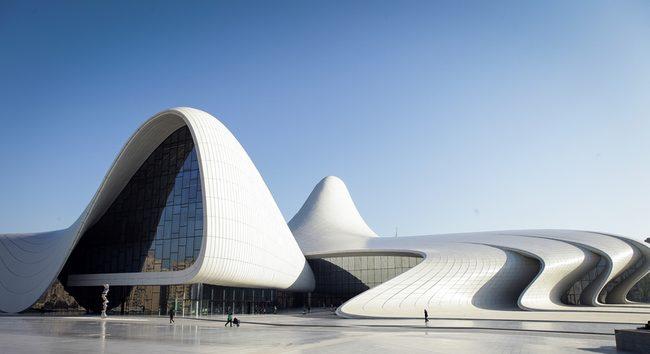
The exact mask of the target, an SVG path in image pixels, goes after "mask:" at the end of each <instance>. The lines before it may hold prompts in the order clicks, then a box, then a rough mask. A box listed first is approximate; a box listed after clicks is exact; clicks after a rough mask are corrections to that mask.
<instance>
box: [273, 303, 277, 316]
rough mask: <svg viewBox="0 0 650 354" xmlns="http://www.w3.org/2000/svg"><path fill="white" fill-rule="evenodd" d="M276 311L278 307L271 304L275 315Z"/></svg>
mask: <svg viewBox="0 0 650 354" xmlns="http://www.w3.org/2000/svg"><path fill="white" fill-rule="evenodd" d="M276 313H278V307H277V306H276V305H273V314H274V315H275V314H276Z"/></svg>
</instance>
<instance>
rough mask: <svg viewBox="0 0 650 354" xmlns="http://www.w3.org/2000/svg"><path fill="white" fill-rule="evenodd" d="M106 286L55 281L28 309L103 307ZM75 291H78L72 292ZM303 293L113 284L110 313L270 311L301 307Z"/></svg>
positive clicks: (74, 310) (72, 310) (77, 310)
mask: <svg viewBox="0 0 650 354" xmlns="http://www.w3.org/2000/svg"><path fill="white" fill-rule="evenodd" d="M102 290H103V287H67V288H64V287H63V286H62V285H61V283H60V282H59V281H55V282H54V283H53V284H52V285H51V286H50V288H49V289H48V290H47V291H46V292H45V293H44V294H43V296H41V298H40V299H39V300H38V301H37V302H36V303H35V304H34V305H32V307H31V308H30V309H29V310H27V311H26V312H40V313H84V312H88V313H90V312H95V313H99V312H100V311H101V298H100V294H101V293H102ZM71 294H74V296H72V295H71ZM306 298H307V295H306V294H303V293H291V292H285V291H280V290H275V289H252V288H233V287H224V286H216V285H208V284H200V283H199V284H179V285H138V286H111V287H110V288H109V292H108V301H109V303H108V308H109V314H122V315H161V316H166V315H168V314H169V310H171V309H174V311H175V312H176V314H177V315H178V316H210V315H224V314H227V313H228V312H232V313H233V314H266V313H269V314H270V313H273V312H274V311H275V309H278V311H282V310H283V309H287V308H292V307H301V306H303V304H304V303H305V300H306Z"/></svg>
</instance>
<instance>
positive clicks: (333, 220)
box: [289, 176, 377, 251]
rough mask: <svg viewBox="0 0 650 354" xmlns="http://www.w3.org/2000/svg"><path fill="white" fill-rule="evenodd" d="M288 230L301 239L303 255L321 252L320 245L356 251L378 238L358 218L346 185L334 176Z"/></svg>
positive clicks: (323, 182)
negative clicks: (306, 250) (304, 253)
mask: <svg viewBox="0 0 650 354" xmlns="http://www.w3.org/2000/svg"><path fill="white" fill-rule="evenodd" d="M289 228H290V229H291V232H292V233H293V235H294V236H295V237H296V238H300V240H301V243H300V244H301V247H303V251H304V250H305V249H314V248H316V249H318V248H319V245H321V244H323V245H332V244H338V245H339V246H341V247H342V248H343V249H349V248H355V247H357V246H358V245H363V244H364V243H365V242H366V239H367V238H368V237H376V236H377V234H375V232H374V231H372V230H371V229H370V227H369V226H368V224H366V222H365V221H364V220H363V218H362V217H361V214H359V211H358V210H357V207H356V205H354V201H352V197H351V196H350V193H349V192H348V188H347V187H346V186H345V183H343V181H341V179H340V178H338V177H335V176H327V177H325V178H323V179H322V180H321V181H320V182H318V184H317V185H316V187H314V190H313V191H312V192H311V193H310V194H309V197H308V198H307V201H305V203H304V204H303V205H302V207H301V208H300V210H298V213H296V215H295V216H294V217H293V218H292V219H291V220H290V221H289Z"/></svg>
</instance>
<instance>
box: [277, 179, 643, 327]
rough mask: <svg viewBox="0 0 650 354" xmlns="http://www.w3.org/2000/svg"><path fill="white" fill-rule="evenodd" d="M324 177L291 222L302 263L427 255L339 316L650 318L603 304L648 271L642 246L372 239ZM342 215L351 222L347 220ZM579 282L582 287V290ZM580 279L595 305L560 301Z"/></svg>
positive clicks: (534, 238)
mask: <svg viewBox="0 0 650 354" xmlns="http://www.w3.org/2000/svg"><path fill="white" fill-rule="evenodd" d="M330 179H331V177H327V178H326V179H324V180H323V181H321V182H320V183H319V185H317V186H316V188H314V191H313V192H312V194H311V195H310V196H309V198H308V199H307V201H306V202H305V204H304V205H303V207H302V208H301V209H300V211H299V212H298V214H296V216H295V217H294V218H293V219H292V220H291V222H290V223H289V225H290V227H291V229H292V231H293V232H294V235H295V237H296V240H297V241H298V243H299V245H300V247H301V248H302V250H303V252H304V253H305V254H306V255H307V256H308V257H310V258H319V257H326V256H330V255H332V254H337V255H344V254H345V253H354V254H355V255H359V254H364V253H367V254H371V253H373V252H407V253H414V254H420V255H422V256H423V257H424V260H423V261H422V262H421V263H420V264H419V265H417V266H415V267H414V268H412V269H410V270H408V271H406V272H404V273H402V274H401V275H399V276H397V277H395V278H393V279H391V280H389V281H387V282H385V283H383V284H381V285H379V286H377V287H375V288H372V289H370V290H367V291H366V292H364V293H362V294H360V295H358V296H356V297H354V298H353V299H351V300H349V301H348V302H346V303H345V304H343V305H342V306H341V307H340V308H339V309H338V313H339V314H340V315H344V316H379V317H413V316H421V313H422V310H423V309H424V308H427V309H429V310H430V311H431V312H432V313H436V314H441V313H445V314H448V315H450V316H452V315H453V314H454V313H455V314H458V313H461V312H462V313H463V314H466V315H467V314H474V315H480V314H481V313H482V314H485V313H486V311H493V310H494V308H499V307H504V306H505V305H504V304H506V303H510V305H511V306H514V307H517V308H519V309H523V310H545V311H561V312H574V313H578V312H593V311H599V312H602V313H610V312H611V313H615V312H619V311H628V312H632V313H650V309H648V308H643V307H635V308H632V307H626V308H625V310H622V309H621V308H620V307H618V306H610V304H624V303H626V300H625V296H624V295H625V294H626V293H627V291H629V289H630V288H631V287H632V285H633V284H634V282H635V281H638V279H640V278H641V277H642V276H644V275H645V274H647V273H648V269H647V267H648V266H647V264H648V262H647V261H645V260H646V258H647V255H646V256H645V258H644V257H641V256H640V254H641V253H642V252H641V251H639V249H644V251H648V248H647V247H646V246H644V245H641V244H636V245H632V244H631V243H630V242H629V240H627V239H625V238H622V237H616V236H611V235H607V234H602V233H595V232H586V231H575V230H515V231H494V232H477V233H461V234H447V235H427V236H411V237H399V238H394V237H376V235H375V234H374V232H373V233H370V232H362V231H357V232H354V231H351V230H365V229H366V227H367V226H366V224H365V222H364V221H363V219H362V217H361V216H360V215H359V213H358V211H357V209H356V207H355V206H354V202H353V201H352V199H351V197H350V195H349V193H348V191H347V189H346V188H345V185H344V184H343V182H342V181H340V179H338V178H336V179H335V180H333V181H332V183H331V185H332V188H327V187H328V185H329V184H330V183H329V182H328V181H329V180H330ZM350 210H351V211H350ZM343 211H345V214H348V213H349V215H352V217H349V216H348V217H346V216H345V215H343V214H344V213H343ZM355 225H360V226H355ZM367 229H368V230H369V228H367ZM601 259H604V260H605V262H604V266H601V267H603V268H602V270H601V271H596V268H597V267H599V265H601V264H603V263H602V262H601ZM639 262H640V263H639ZM639 264H641V265H639ZM598 269H601V268H598ZM531 272H532V273H531ZM521 282H525V284H523V285H522V283H521ZM585 282H588V283H589V285H588V286H586V287H582V286H584V283H585ZM577 283H579V284H580V286H578V289H582V291H583V293H580V294H578V295H580V299H581V300H582V301H583V304H587V305H593V306H598V307H597V308H594V307H588V306H571V305H568V304H565V303H563V302H562V301H563V300H562V299H563V297H564V295H565V294H566V293H567V291H568V290H569V289H570V288H571V287H572V286H574V284H577ZM610 283H611V284H612V285H610V286H609V287H608V284H610ZM606 288H607V289H609V291H610V292H611V294H608V295H607V304H604V303H600V302H599V301H598V296H599V294H600V293H601V292H602V291H603V289H606ZM610 288H611V289H610ZM486 289H490V290H489V291H486ZM620 294H623V296H621V295H620ZM486 304H488V305H489V304H492V305H490V306H486Z"/></svg>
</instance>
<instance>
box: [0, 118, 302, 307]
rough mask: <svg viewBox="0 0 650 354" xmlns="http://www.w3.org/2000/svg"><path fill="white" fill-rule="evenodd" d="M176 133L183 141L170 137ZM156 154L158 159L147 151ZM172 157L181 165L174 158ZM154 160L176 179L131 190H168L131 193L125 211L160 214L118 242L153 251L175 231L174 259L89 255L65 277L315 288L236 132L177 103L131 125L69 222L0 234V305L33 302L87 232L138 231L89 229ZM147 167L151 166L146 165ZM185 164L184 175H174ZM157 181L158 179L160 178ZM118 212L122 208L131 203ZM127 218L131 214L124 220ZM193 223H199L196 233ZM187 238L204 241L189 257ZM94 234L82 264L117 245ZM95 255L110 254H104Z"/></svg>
mask: <svg viewBox="0 0 650 354" xmlns="http://www.w3.org/2000/svg"><path fill="white" fill-rule="evenodd" d="M180 135H182V136H183V138H184V140H183V142H184V144H181V143H179V141H180V140H181V137H180ZM170 138H171V139H176V141H168V140H169V139H170ZM165 143H167V145H166V146H165ZM181 145H182V147H181ZM159 149H162V150H164V151H161V150H159ZM181 149H183V151H181ZM156 152H157V154H156ZM154 154H156V156H155V157H157V158H158V159H157V160H158V161H151V160H150V159H151V158H152V157H153V156H154ZM180 154H182V155H183V156H179V155H180ZM192 163H193V164H194V166H192V165H191V164H192ZM172 164H177V165H178V166H172V167H170V166H171V165H172ZM152 165H158V166H156V167H158V168H165V167H167V168H168V169H171V170H174V171H172V173H173V174H174V176H171V177H173V178H166V181H165V182H161V180H162V179H163V178H164V177H168V176H169V175H170V174H162V175H161V176H154V178H148V179H146V178H147V176H142V177H143V178H145V179H146V180H145V183H148V184H150V186H149V187H147V186H144V187H143V188H132V189H133V190H134V191H133V193H131V195H126V196H124V198H127V199H128V198H129V197H130V196H132V195H133V194H136V193H139V192H148V193H150V194H154V193H155V192H160V191H161V189H166V190H164V191H162V192H166V193H158V194H159V195H157V196H156V195H154V196H149V197H150V198H153V197H158V199H159V200H156V201H153V202H150V203H147V201H145V200H144V198H145V196H141V198H140V199H139V200H127V202H133V204H136V205H134V206H133V208H130V209H129V210H126V212H133V213H138V212H140V213H143V212H145V213H146V212H150V213H151V214H155V215H154V216H155V217H157V220H153V219H154V218H153V217H152V218H150V219H151V220H148V219H147V218H146V217H145V218H142V219H140V220H137V222H139V223H140V224H142V225H135V227H134V228H132V230H128V231H133V233H134V235H132V236H133V237H138V238H140V240H138V241H141V242H139V244H138V245H135V244H134V243H132V242H128V241H129V240H120V241H124V242H120V244H119V245H117V246H120V247H119V249H120V250H121V251H124V252H127V251H128V250H127V249H126V248H125V247H124V246H125V245H131V244H133V245H134V246H135V247H137V248H138V251H139V252H144V253H146V252H148V250H154V251H155V247H151V246H149V247H147V248H146V249H143V247H141V246H142V244H143V243H146V242H149V243H156V242H158V241H159V240H160V241H162V245H163V246H162V248H165V243H166V242H165V240H166V239H169V240H171V241H170V242H169V243H170V246H169V248H170V250H165V249H163V250H162V253H167V252H169V253H170V254H171V252H170V251H172V248H174V244H176V245H175V248H176V251H177V252H176V255H177V257H176V264H175V265H174V264H168V265H167V266H165V265H164V264H161V265H160V266H159V267H157V266H156V265H154V266H153V267H150V268H152V269H150V270H148V271H141V270H142V267H143V266H145V264H132V265H130V266H127V267H126V268H130V269H123V268H124V267H111V266H109V267H102V265H101V264H100V265H99V266H96V264H91V265H90V266H87V265H86V264H84V267H82V268H81V269H80V268H78V267H71V268H72V269H70V270H69V272H68V274H66V275H67V284H65V285H66V286H99V285H102V284H110V285H165V284H185V283H208V284H218V285H225V286H247V287H267V288H278V289H290V290H295V291H310V290H311V289H312V288H313V286H314V278H313V275H312V273H311V270H310V269H309V266H308V264H307V262H306V260H305V257H304V256H303V255H302V253H301V252H300V249H299V247H298V245H297V244H296V241H295V239H294V238H293V236H292V235H291V232H290V231H289V228H288V227H287V224H286V222H285V221H284V218H283V217H282V214H281V213H280V210H279V209H278V207H277V205H276V204H275V201H274V200H273V197H272V195H271V193H270V191H269V190H268V188H267V186H266V184H265V183H264V180H263V179H262V177H261V176H260V174H259V172H258V171H257V169H256V168H255V166H254V165H253V162H252V161H251V160H250V158H249V157H248V155H247V154H246V151H244V149H243V148H242V146H241V145H240V144H239V142H238V141H237V139H235V137H234V136H233V135H232V134H231V133H230V131H229V130H228V129H227V128H226V127H225V126H224V125H223V124H221V122H219V121H218V120H217V119H215V118H214V117H212V116H211V115H210V114H208V113H206V112H203V111H199V110H196V109H192V108H175V109H170V110H167V111H164V112H161V113H159V114H157V115H155V116H154V117H152V118H151V119H149V120H148V121H146V122H145V123H144V124H143V125H142V126H141V127H140V128H139V129H138V130H137V131H136V132H135V133H134V134H133V136H132V137H131V138H130V139H129V141H128V142H127V143H126V145H125V146H124V148H123V149H122V151H121V152H120V153H119V155H118V156H117V158H116V159H115V161H114V162H113V165H112V166H111V168H110V170H109V171H108V173H107V174H106V177H105V178H104V181H103V182H102V184H101V186H100V188H99V190H98V191H97V193H96V194H95V196H94V197H93V199H92V201H91V202H90V205H88V207H87V208H86V210H85V211H84V212H83V213H82V215H81V216H80V217H79V219H78V220H77V221H76V222H75V223H74V224H73V225H72V226H71V227H70V228H68V229H65V230H59V231H54V232H47V233H40V234H21V235H1V236H0V261H2V267H0V310H2V311H5V312H17V311H22V310H24V309H26V308H28V307H29V306H31V305H32V304H33V303H34V302H35V301H36V300H37V299H38V298H39V297H40V296H41V295H42V294H43V292H44V291H45V290H46V289H47V288H48V287H49V286H50V284H51V283H52V281H53V280H54V279H56V278H57V276H59V274H60V272H61V271H62V269H63V268H64V265H65V264H66V261H69V259H68V258H69V256H70V255H71V254H73V250H74V249H75V247H76V246H78V244H79V242H80V240H83V239H88V238H93V237H95V238H97V237H104V236H106V237H114V236H117V237H121V238H125V237H131V235H127V234H123V235H117V234H115V232H114V231H115V230H109V232H108V233H109V234H111V235H105V234H106V232H92V231H93V229H92V228H93V226H96V225H97V224H98V223H101V221H102V218H103V217H106V215H107V214H106V213H107V211H111V208H112V207H115V206H116V205H118V204H119V203H120V202H123V201H124V200H121V199H120V197H121V196H120V193H123V191H125V190H126V189H128V187H129V183H132V182H133V181H134V180H135V179H134V177H138V178H139V177H140V176H139V175H138V173H139V172H140V173H141V174H143V175H146V174H147V173H148V174H155V173H156V171H151V170H152V168H151V166H152ZM187 165H190V166H187ZM186 167H187V168H186ZM143 168H148V169H149V170H148V171H143ZM179 170H180V171H179ZM182 172H187V173H182ZM181 173H182V176H181V180H180V181H177V180H176V179H178V176H179V175H180V174H181ZM150 177H151V176H150ZM155 177H160V178H155ZM155 183H158V184H159V185H158V186H157V187H156V186H155V185H154V184H155ZM162 184H165V185H164V186H161V185H162ZM136 187H139V186H136ZM125 188H126V189H125ZM135 189H138V190H135ZM168 190H171V192H176V191H178V193H179V195H178V198H176V199H177V200H178V201H179V202H178V203H175V202H173V203H171V204H170V203H166V202H167V201H168V200H167V199H172V200H173V199H174V195H170V194H169V192H170V191H168ZM127 192H128V191H127ZM136 198H138V196H137V195H136ZM190 198H193V199H196V203H190V202H189V199H190ZM131 199H133V198H131ZM163 199H164V200H163ZM183 199H188V200H187V201H185V200H183ZM116 200H117V202H116ZM147 204H149V205H147ZM199 206H200V207H199ZM145 207H148V208H145ZM140 208H145V210H144V211H142V210H139V209H140ZM175 209H178V212H176V210H175ZM167 212H170V216H171V217H170V218H169V221H170V222H166V220H165V216H166V213H167ZM115 213H116V214H123V213H124V211H116V212H115ZM163 213H164V214H163ZM197 213H199V214H198V215H197ZM149 216H151V215H149ZM122 219H127V217H124V218H122ZM110 221H111V222H114V221H115V220H110ZM130 221H131V220H126V222H127V223H128V222H130ZM117 222H121V220H118V221H117ZM190 222H191V223H192V225H193V227H192V232H191V233H192V235H191V236H192V237H188V235H190V231H189V230H188V227H187V224H189V223H190ZM152 223H153V225H151V224H152ZM183 223H185V225H184V226H185V228H184V229H183ZM199 223H201V225H200V227H199ZM145 224H149V225H145ZM113 226H114V225H108V227H113ZM123 226H125V225H119V227H123ZM127 226H129V225H127ZM161 226H162V230H160V229H161ZM142 227H149V228H150V230H146V231H150V232H153V235H151V234H143V231H142V230H139V229H138V228H142ZM167 228H168V229H169V230H167ZM175 229H178V230H175ZM196 230H201V231H200V233H197V232H195V231H196ZM174 231H176V232H174ZM89 232H90V233H89ZM118 234H119V232H118ZM174 236H176V237H174ZM142 239H144V240H142ZM188 239H191V241H192V243H195V242H196V241H197V240H198V242H199V244H197V245H194V244H193V245H192V250H191V253H192V255H191V256H190V257H187V256H188V255H189V254H190V250H189V249H183V250H182V251H183V255H184V257H182V260H181V259H179V257H178V254H179V253H180V250H179V248H180V246H179V245H178V244H181V243H182V244H185V246H187V244H188V243H189V241H188ZM89 241H90V242H88V243H89V245H88V246H87V247H84V245H81V248H79V247H77V250H78V251H80V253H86V254H85V255H84V254H80V255H79V256H78V257H77V259H79V261H78V262H75V263H84V262H85V261H88V262H91V263H92V262H94V261H95V260H93V259H92V258H91V259H84V256H89V257H95V258H97V257H102V256H103V255H104V254H109V253H111V252H113V251H114V250H111V249H110V248H109V247H108V246H111V245H112V244H111V243H110V242H108V243H102V242H103V241H101V240H95V241H93V240H89ZM174 241H175V242H174ZM98 242H99V244H98ZM92 243H94V245H93V244H92ZM92 246H95V247H92ZM97 246H107V247H105V248H103V249H102V247H99V248H100V249H98V250H97V251H98V252H97V254H89V253H92V252H93V251H95V250H96V249H97V248H98V247H97ZM195 253H196V254H195ZM73 255H74V254H73ZM120 256H121V255H120ZM163 256H164V255H163ZM130 258H131V259H130V261H131V262H132V261H133V259H136V261H135V263H138V262H144V263H146V262H149V261H150V259H147V255H144V257H140V256H139V255H133V256H131V257H130ZM153 258H155V255H154V257H153ZM168 258H169V257H168ZM163 259H164V258H163ZM74 260H75V259H73V261H74ZM96 261H97V262H105V260H104V259H96ZM154 263H155V261H154ZM170 263H171V262H170ZM187 263H191V264H187ZM147 265H148V264H147ZM83 268H88V269H83ZM101 268H105V269H106V271H102V269H101ZM175 269H178V270H175Z"/></svg>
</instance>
